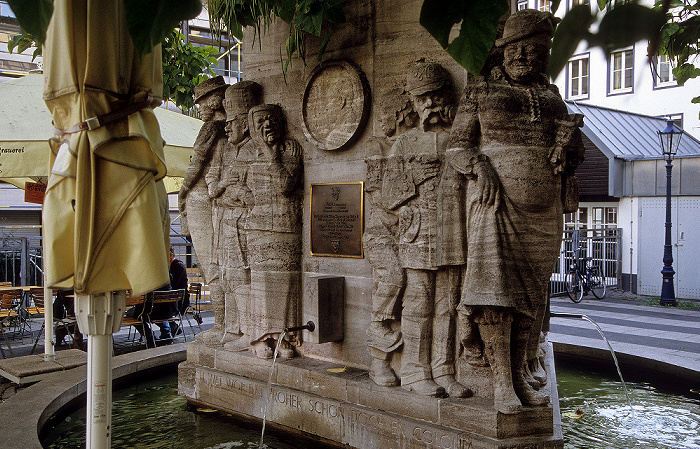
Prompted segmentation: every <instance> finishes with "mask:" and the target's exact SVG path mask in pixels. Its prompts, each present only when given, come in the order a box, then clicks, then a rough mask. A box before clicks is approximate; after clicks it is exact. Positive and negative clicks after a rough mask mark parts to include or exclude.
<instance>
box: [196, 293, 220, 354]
mask: <svg viewBox="0 0 700 449" xmlns="http://www.w3.org/2000/svg"><path fill="white" fill-rule="evenodd" d="M209 292H210V295H211V305H212V309H213V310H214V326H213V327H212V328H211V329H209V330H207V331H204V332H202V333H201V334H198V335H197V337H196V340H198V341H201V342H202V343H204V344H205V345H207V346H213V347H218V346H221V345H222V343H221V339H222V336H223V334H224V330H225V329H224V317H225V304H224V292H223V290H222V289H221V287H220V286H219V285H218V282H216V283H214V284H210V285H209Z"/></svg>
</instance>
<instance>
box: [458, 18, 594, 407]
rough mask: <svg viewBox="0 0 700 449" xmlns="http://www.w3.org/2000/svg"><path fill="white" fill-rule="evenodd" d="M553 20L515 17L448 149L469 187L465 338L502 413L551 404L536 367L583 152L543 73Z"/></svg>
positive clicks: (464, 107) (469, 95)
mask: <svg viewBox="0 0 700 449" xmlns="http://www.w3.org/2000/svg"><path fill="white" fill-rule="evenodd" d="M554 24H555V22H554V18H553V16H552V15H551V14H549V13H544V12H540V11H536V10H524V11H519V12H517V13H514V14H513V15H512V16H510V18H508V20H507V21H506V24H505V28H504V33H503V37H502V38H501V39H498V40H497V41H496V45H497V46H498V47H500V48H503V50H504V62H503V65H502V66H497V67H495V68H494V69H493V70H492V71H491V74H490V75H489V76H487V77H480V78H479V79H478V80H477V81H476V82H475V83H472V84H470V85H469V86H467V88H466V90H465V91H464V94H463V96H462V98H461V100H460V103H459V108H458V112H457V116H456V117H455V121H454V124H453V126H452V133H451V136H450V142H449V145H448V147H449V150H448V151H447V160H448V161H449V163H450V165H451V166H452V167H453V168H454V169H456V170H457V171H458V172H459V173H460V174H461V176H462V177H463V178H462V179H463V184H464V186H465V187H466V192H465V193H466V196H465V197H466V204H465V209H464V210H465V217H466V223H465V224H466V227H465V229H464V240H465V243H466V246H465V247H466V248H468V251H467V260H466V269H465V275H464V281H463V284H462V291H461V300H460V304H459V306H458V313H459V314H460V317H461V319H460V320H459V321H460V323H461V327H462V331H463V335H464V337H463V339H462V340H463V343H464V345H465V348H470V349H471V351H467V352H470V353H471V354H473V355H478V352H479V351H478V350H479V348H478V344H479V341H478V340H480V344H481V345H483V352H484V356H485V359H486V361H487V362H488V363H489V364H490V366H491V370H492V373H493V384H494V405H495V408H496V409H497V410H498V411H500V412H502V413H516V412H518V411H520V410H521V407H522V405H535V406H537V405H545V404H547V403H548V401H549V398H548V396H547V395H546V394H543V393H541V392H539V391H538V389H539V388H541V386H542V383H543V382H542V380H543V379H542V373H538V374H539V377H540V380H539V381H537V380H535V379H534V377H533V376H532V372H531V371H532V368H537V369H538V370H539V368H540V363H539V359H538V357H537V351H538V349H539V343H540V333H541V329H542V321H543V317H544V314H545V312H546V303H547V294H548V290H547V289H548V282H549V278H550V274H551V272H552V269H553V268H554V265H555V262H556V259H557V256H558V253H559V246H560V239H561V235H562V177H563V176H570V175H572V173H573V170H574V168H575V167H576V165H577V164H578V163H579V162H580V160H581V159H582V155H583V145H582V143H581V137H580V132H579V131H578V126H579V125H580V121H578V120H575V119H574V118H572V117H570V116H569V115H568V114H567V109H566V105H565V104H564V102H563V101H562V99H561V97H560V95H559V93H558V91H557V89H556V88H555V87H554V86H553V85H550V84H549V83H548V82H547V79H546V77H545V76H544V75H543V72H544V68H545V66H546V60H547V54H548V51H549V46H550V42H551V37H552V34H553V31H554ZM563 127H566V128H563ZM558 136H560V137H558ZM557 148H559V149H557ZM474 330H476V333H475V332H474ZM476 335H478V336H479V339H478V340H477V339H475V338H474V337H476ZM544 381H546V375H545V377H544Z"/></svg>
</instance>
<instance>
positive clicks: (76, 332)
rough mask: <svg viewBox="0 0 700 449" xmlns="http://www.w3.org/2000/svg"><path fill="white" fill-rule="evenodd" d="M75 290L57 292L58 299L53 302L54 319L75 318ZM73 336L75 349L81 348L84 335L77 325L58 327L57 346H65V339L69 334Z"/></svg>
mask: <svg viewBox="0 0 700 449" xmlns="http://www.w3.org/2000/svg"><path fill="white" fill-rule="evenodd" d="M73 307H74V306H73V290H72V289H71V290H59V291H57V292H56V299H55V300H54V302H53V317H54V319H59V320H60V319H63V318H66V317H72V318H75V310H74V308H73ZM69 332H70V333H72V334H73V347H74V348H80V347H82V345H83V334H81V333H80V329H78V325H77V324H69V325H67V326H58V327H57V328H56V333H55V335H56V346H63V345H64V344H65V343H64V341H63V340H64V339H65V338H66V336H67V335H68V333H69Z"/></svg>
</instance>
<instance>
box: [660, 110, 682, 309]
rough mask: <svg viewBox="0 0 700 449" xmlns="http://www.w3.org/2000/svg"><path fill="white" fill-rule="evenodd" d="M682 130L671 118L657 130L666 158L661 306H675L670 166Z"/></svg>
mask: <svg viewBox="0 0 700 449" xmlns="http://www.w3.org/2000/svg"><path fill="white" fill-rule="evenodd" d="M682 135H683V133H682V131H680V130H678V129H677V128H676V127H675V126H674V122H673V120H670V119H669V120H668V121H667V122H666V128H665V129H664V130H663V131H659V140H660V141H661V152H662V153H663V155H664V158H665V159H666V241H665V243H664V268H663V269H662V270H661V275H662V277H663V283H662V284H661V298H660V303H661V305H662V306H675V305H676V293H675V290H674V288H673V275H674V274H676V272H675V271H673V266H672V264H673V251H672V247H671V168H673V164H672V161H673V157H674V156H675V155H676V152H677V151H678V144H679V143H680V141H681V136H682Z"/></svg>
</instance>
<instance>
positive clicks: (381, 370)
mask: <svg viewBox="0 0 700 449" xmlns="http://www.w3.org/2000/svg"><path fill="white" fill-rule="evenodd" d="M369 378H370V379H372V380H373V381H374V383H375V384H377V385H379V386H380V387H395V386H397V385H398V384H399V380H398V379H397V378H396V374H395V373H394V370H393V369H391V365H390V364H389V360H382V359H379V358H372V363H371V365H370V367H369Z"/></svg>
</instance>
